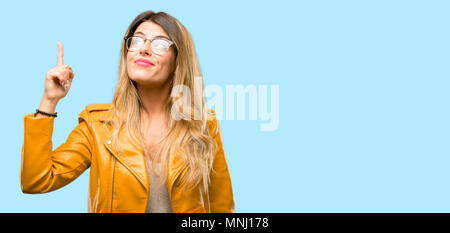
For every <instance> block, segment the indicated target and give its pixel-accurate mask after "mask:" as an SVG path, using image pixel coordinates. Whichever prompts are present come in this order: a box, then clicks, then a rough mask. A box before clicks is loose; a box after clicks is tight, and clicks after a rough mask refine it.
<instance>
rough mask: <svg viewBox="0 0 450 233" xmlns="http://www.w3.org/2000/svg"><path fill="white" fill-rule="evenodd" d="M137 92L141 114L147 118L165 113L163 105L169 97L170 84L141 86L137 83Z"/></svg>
mask: <svg viewBox="0 0 450 233" xmlns="http://www.w3.org/2000/svg"><path fill="white" fill-rule="evenodd" d="M138 92H139V95H140V98H141V101H142V105H143V111H142V114H144V115H145V117H147V118H149V119H150V118H153V117H154V116H155V117H157V116H161V115H165V111H166V110H165V105H166V102H167V98H169V94H170V93H169V92H170V86H169V85H167V84H165V85H163V86H159V87H154V86H142V85H138Z"/></svg>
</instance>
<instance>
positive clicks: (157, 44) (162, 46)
mask: <svg viewBox="0 0 450 233" xmlns="http://www.w3.org/2000/svg"><path fill="white" fill-rule="evenodd" d="M151 46H152V51H153V52H155V53H158V54H163V53H165V52H167V50H169V47H170V42H169V41H167V40H163V39H155V40H153V41H152V45H151Z"/></svg>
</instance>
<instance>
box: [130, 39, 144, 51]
mask: <svg viewBox="0 0 450 233" xmlns="http://www.w3.org/2000/svg"><path fill="white" fill-rule="evenodd" d="M144 43H145V40H144V39H143V38H141V37H138V36H132V37H130V38H128V39H127V48H128V50H130V51H137V50H139V49H141V48H142V46H144Z"/></svg>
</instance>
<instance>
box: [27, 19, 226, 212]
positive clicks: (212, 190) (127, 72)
mask: <svg viewBox="0 0 450 233" xmlns="http://www.w3.org/2000/svg"><path fill="white" fill-rule="evenodd" d="M58 47H59V52H58V59H57V66H56V67H55V68H52V69H50V70H49V71H48V73H47V76H46V79H45V90H44V95H43V97H42V100H41V103H40V106H39V109H37V110H36V113H31V114H28V115H27V116H25V125H24V129H25V137H24V145H23V148H22V168H21V185H22V190H23V192H24V193H45V192H50V191H53V190H55V189H58V188H61V187H63V186H65V185H67V184H68V183H70V182H71V181H73V180H74V179H76V178H77V177H78V176H79V175H80V174H81V173H83V172H84V171H85V170H86V169H87V168H89V167H90V180H89V201H88V209H89V212H163V213H167V212H234V199H233V191H232V185H231V179H230V175H229V170H228V166H227V162H226V159H225V154H224V150H223V146H222V139H221V133H220V128H219V125H218V122H217V119H216V117H215V114H214V112H213V111H212V110H208V109H206V107H205V105H206V104H205V99H204V95H203V81H202V80H201V79H200V82H201V83H200V85H198V80H199V78H198V77H201V76H202V75H201V72H200V67H199V64H198V60H197V56H196V52H195V49H194V44H193V42H192V39H191V37H190V35H189V32H188V31H187V30H186V28H185V27H184V26H183V25H182V24H181V23H180V22H179V21H178V20H177V19H175V18H174V17H172V16H170V15H169V14H167V13H164V12H158V13H155V12H152V11H146V12H143V13H141V14H140V15H138V16H137V17H136V18H135V19H134V21H133V22H132V23H131V24H130V26H129V27H128V30H127V32H126V34H125V37H124V40H123V43H122V49H121V59H120V65H119V80H118V84H117V88H116V91H115V94H114V98H113V101H112V103H111V104H92V105H88V106H87V107H86V109H85V110H83V111H82V112H81V113H80V114H79V117H78V122H79V124H78V125H77V127H76V128H75V129H74V130H73V131H72V132H71V133H70V135H69V137H68V138H67V141H66V142H65V143H63V144H62V145H61V146H59V147H58V148H57V149H56V150H52V141H51V139H52V132H53V120H54V117H56V113H54V111H55V108H56V105H57V103H58V101H59V100H60V99H61V98H63V97H64V96H66V95H67V93H68V91H69V89H70V85H71V83H72V80H73V78H74V74H73V72H72V69H71V68H70V66H68V65H64V64H63V47H62V44H61V43H59V42H58ZM196 82H197V84H196ZM180 86H181V87H187V90H189V91H190V93H189V95H187V94H186V93H181V95H175V94H174V89H175V87H180ZM194 86H196V87H197V88H196V87H194ZM198 86H200V87H201V88H198ZM187 110H192V111H187ZM194 113H195V114H194Z"/></svg>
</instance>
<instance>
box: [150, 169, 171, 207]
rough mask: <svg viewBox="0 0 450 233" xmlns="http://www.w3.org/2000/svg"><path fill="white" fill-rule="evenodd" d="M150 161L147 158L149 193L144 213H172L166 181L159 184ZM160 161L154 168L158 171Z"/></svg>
mask: <svg viewBox="0 0 450 233" xmlns="http://www.w3.org/2000/svg"><path fill="white" fill-rule="evenodd" d="M151 163H152V162H151V161H150V160H147V162H146V164H147V171H148V178H149V183H150V195H149V197H148V199H149V200H148V204H147V209H146V210H145V212H146V213H172V212H173V211H172V203H171V202H170V198H169V192H168V189H167V182H166V183H165V184H164V185H163V186H160V185H159V177H158V176H156V174H155V173H154V172H153V171H152V170H151ZM160 166H161V165H160V163H159V164H157V166H156V168H157V169H158V173H159V171H160V170H161V168H160Z"/></svg>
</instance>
